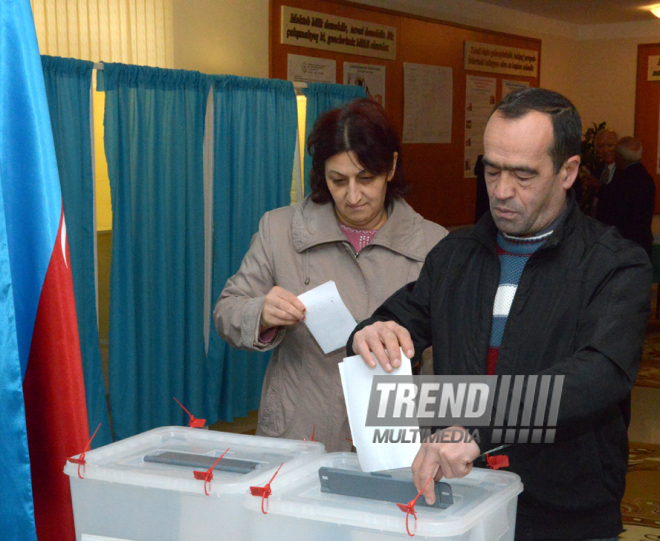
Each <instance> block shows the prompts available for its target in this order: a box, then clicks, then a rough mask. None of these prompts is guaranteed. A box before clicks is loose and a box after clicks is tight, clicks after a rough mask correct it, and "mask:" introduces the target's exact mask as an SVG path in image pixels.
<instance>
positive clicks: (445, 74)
mask: <svg viewBox="0 0 660 541" xmlns="http://www.w3.org/2000/svg"><path fill="white" fill-rule="evenodd" d="M452 80H453V79H452V69H451V68H449V67H445V66H428V65H424V64H412V63H409V62H404V64H403V142H404V143H451V126H452V109H453V103H454V99H453V96H454V94H453V85H452Z"/></svg>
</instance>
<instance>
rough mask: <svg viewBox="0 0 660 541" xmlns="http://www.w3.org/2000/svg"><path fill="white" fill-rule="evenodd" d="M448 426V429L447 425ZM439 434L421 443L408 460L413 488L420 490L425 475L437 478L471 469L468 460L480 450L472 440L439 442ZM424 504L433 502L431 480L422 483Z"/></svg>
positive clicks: (452, 475)
mask: <svg viewBox="0 0 660 541" xmlns="http://www.w3.org/2000/svg"><path fill="white" fill-rule="evenodd" d="M452 429H454V430H465V429H464V428H461V427H452ZM449 430H451V429H449ZM438 436H440V435H439V434H438V435H437V436H435V438H437V440H436V439H434V437H433V436H432V437H431V441H429V440H428V439H427V440H426V441H425V442H423V443H422V447H421V448H420V450H419V452H418V453H417V456H416V457H415V460H414V461H413V464H412V472H413V481H414V483H415V486H416V487H417V490H422V488H423V487H424V485H425V484H426V482H427V481H428V480H429V477H431V476H433V479H434V480H436V481H440V479H442V478H443V477H446V478H447V479H454V478H457V477H465V476H466V475H467V474H468V473H470V472H471V471H472V462H473V461H474V459H475V458H477V457H478V456H479V454H480V453H481V451H480V450H479V446H478V445H477V443H476V442H475V441H474V440H471V441H470V442H469V443H465V442H463V441H461V442H457V443H450V442H444V443H443V442H442V441H441V439H442V438H440V437H438ZM422 495H423V496H424V499H425V500H426V503H427V504H428V505H433V504H434V503H435V488H434V486H433V484H432V483H429V484H428V485H427V486H426V489H425V490H424V492H422Z"/></svg>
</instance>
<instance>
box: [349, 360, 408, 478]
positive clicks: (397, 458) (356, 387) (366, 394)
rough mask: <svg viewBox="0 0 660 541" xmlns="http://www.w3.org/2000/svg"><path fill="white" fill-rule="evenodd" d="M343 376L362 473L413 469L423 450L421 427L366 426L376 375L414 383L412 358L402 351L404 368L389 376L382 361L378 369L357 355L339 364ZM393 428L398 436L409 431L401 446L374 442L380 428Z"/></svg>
mask: <svg viewBox="0 0 660 541" xmlns="http://www.w3.org/2000/svg"><path fill="white" fill-rule="evenodd" d="M339 374H340V375H341V384H342V387H343V388H344V399H345V400H346V410H347V411H348V422H349V424H350V427H351V434H352V436H353V445H355V448H356V449H357V455H358V461H359V462H360V468H362V471H365V472H372V471H382V470H393V469H397V468H409V467H410V466H411V465H412V463H413V460H414V459H415V456H416V455H417V451H419V448H420V437H419V428H402V427H382V426H381V427H369V426H365V424H366V419H367V411H368V409H369V398H370V395H371V383H372V380H373V378H374V376H387V375H393V376H410V378H411V381H412V367H411V365H410V359H408V358H407V357H406V356H405V355H404V354H403V351H401V366H400V367H399V368H395V369H394V370H392V372H390V373H389V374H388V373H387V372H385V370H383V368H382V367H381V366H380V364H379V363H378V362H377V363H376V366H375V367H374V368H371V367H370V366H369V365H367V363H365V362H364V360H363V359H362V357H361V356H360V355H354V356H353V357H347V358H345V359H344V361H343V362H341V363H339ZM390 428H391V429H393V430H394V433H397V434H398V433H399V430H404V431H405V432H404V433H403V434H402V437H401V438H397V440H398V442H397V443H392V442H389V441H388V442H383V441H381V442H378V441H374V435H375V430H376V429H378V430H379V431H380V433H381V434H382V433H384V431H385V430H387V429H390ZM402 442H403V443H402Z"/></svg>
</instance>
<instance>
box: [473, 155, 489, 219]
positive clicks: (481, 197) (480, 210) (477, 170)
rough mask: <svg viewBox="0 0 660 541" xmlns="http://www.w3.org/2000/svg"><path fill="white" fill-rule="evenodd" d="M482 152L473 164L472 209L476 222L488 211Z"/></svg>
mask: <svg viewBox="0 0 660 541" xmlns="http://www.w3.org/2000/svg"><path fill="white" fill-rule="evenodd" d="M483 157H484V156H483V154H479V156H478V157H477V162H476V163H475V164H474V174H475V176H476V177H477V203H476V205H475V209H474V223H475V224H476V223H477V222H478V221H479V218H481V217H482V216H483V215H484V214H486V213H487V212H489V211H490V206H489V203H488V190H487V189H486V177H485V175H484V162H483V161H482V160H483Z"/></svg>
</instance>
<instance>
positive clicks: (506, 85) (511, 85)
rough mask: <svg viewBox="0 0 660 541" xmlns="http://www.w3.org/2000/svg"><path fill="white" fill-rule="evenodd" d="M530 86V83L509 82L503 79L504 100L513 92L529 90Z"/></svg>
mask: <svg viewBox="0 0 660 541" xmlns="http://www.w3.org/2000/svg"><path fill="white" fill-rule="evenodd" d="M528 86H529V82H528V81H509V80H507V79H502V99H504V98H506V97H507V96H508V95H509V94H511V92H515V91H516V90H520V89H522V88H527V87H528Z"/></svg>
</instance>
